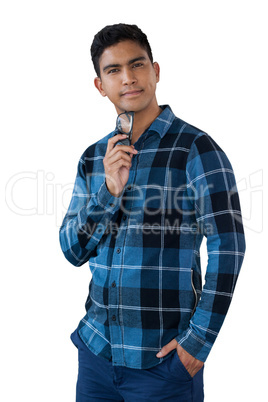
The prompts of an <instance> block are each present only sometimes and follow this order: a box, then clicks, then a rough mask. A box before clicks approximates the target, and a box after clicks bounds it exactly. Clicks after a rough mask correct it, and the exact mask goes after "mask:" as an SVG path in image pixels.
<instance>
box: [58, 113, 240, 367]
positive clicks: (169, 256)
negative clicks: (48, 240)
mask: <svg viewBox="0 0 268 402" xmlns="http://www.w3.org/2000/svg"><path fill="white" fill-rule="evenodd" d="M161 108H162V109H163V111H162V113H161V114H160V115H159V116H158V117H157V118H156V120H155V121H154V122H153V123H152V124H151V126H150V127H149V128H148V129H147V130H146V131H145V132H144V133H143V134H142V135H141V136H140V137H139V139H138V140H137V141H136V143H135V148H136V149H137V150H138V153H137V154H136V155H134V156H133V159H132V167H131V169H130V171H129V179H128V183H127V185H126V186H125V189H124V191H123V193H122V194H121V196H120V197H118V198H117V197H114V196H112V195H111V194H110V192H109V191H108V189H107V187H106V183H105V171H104V166H103V158H104V156H105V153H106V148H107V141H108V139H109V138H111V137H112V136H113V135H115V134H117V132H116V131H113V132H111V133H110V134H109V135H107V136H106V137H104V138H103V139H101V140H99V141H97V142H96V143H94V144H93V145H91V146H89V147H88V148H87V149H86V150H85V152H84V153H83V155H82V157H81V159H80V161H79V163H78V172H77V176H76V181H75V185H74V190H73V194H72V199H71V202H70V206H69V208H68V211H67V213H66V216H65V217H64V220H63V223H62V226H61V228H60V244H61V248H62V251H63V253H64V255H65V257H66V258H67V260H68V261H69V262H70V263H72V264H73V265H75V266H81V265H83V264H84V263H85V262H87V261H88V263H89V268H90V270H91V273H92V279H91V281H90V284H89V295H88V298H87V301H86V315H85V316H84V318H83V319H82V320H81V321H80V323H79V325H78V332H79V335H80V337H81V338H82V340H83V341H84V343H85V344H86V345H87V347H88V348H89V349H90V350H91V351H92V352H93V353H95V354H96V355H99V356H102V357H103V358H105V359H107V360H110V361H111V360H112V363H113V365H116V366H126V367H131V368H137V369H146V368H150V367H153V366H155V365H157V364H159V363H161V362H162V361H163V360H164V359H166V358H167V356H165V357H164V358H160V359H159V358H157V357H156V354H157V352H158V351H159V350H160V349H161V348H162V347H163V346H164V345H166V344H167V343H168V342H170V341H171V340H172V339H173V338H176V340H177V341H178V342H179V344H180V345H181V346H182V347H183V348H184V349H185V350H186V351H188V352H189V353H190V354H191V355H192V356H194V357H196V358H197V359H199V360H202V361H205V360H206V358H207V356H208V354H209V352H210V350H211V347H212V345H213V343H214V341H215V339H216V337H217V335H218V333H219V330H220V328H221V326H222V323H223V321H224V318H225V316H226V313H227V310H228V308H229V305H230V302H231V299H232V296H233V292H234V288H235V284H236V281H237V277H238V274H239V271H240V267H241V264H242V261H243V257H244V252H245V240H244V232H243V225H242V217H241V212H240V203H239V197H238V193H237V189H236V182H235V177H234V173H233V169H232V166H231V164H230V162H229V160H228V159H227V157H226V155H225V153H224V152H223V151H222V149H221V148H220V147H219V146H218V145H217V144H216V143H215V141H214V140H213V139H212V138H211V137H210V136H209V135H208V134H206V133H205V132H203V131H201V130H199V129H197V128H196V127H194V126H192V125H190V124H188V123H186V122H184V121H182V120H181V119H179V118H177V117H176V116H175V115H174V114H173V112H172V110H171V108H170V107H169V106H167V105H165V106H161ZM204 236H205V237H206V240H207V252H208V263H207V267H206V275H205V283H204V284H202V276H201V264H200V251H199V250H200V245H201V242H202V239H203V237H204Z"/></svg>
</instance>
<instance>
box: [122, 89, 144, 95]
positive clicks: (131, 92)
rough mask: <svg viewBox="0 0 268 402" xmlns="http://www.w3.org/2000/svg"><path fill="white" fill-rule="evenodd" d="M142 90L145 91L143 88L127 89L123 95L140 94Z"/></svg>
mask: <svg viewBox="0 0 268 402" xmlns="http://www.w3.org/2000/svg"><path fill="white" fill-rule="evenodd" d="M142 92H143V90H142V89H139V90H138V89H136V90H132V91H126V92H124V93H123V94H122V95H121V96H125V97H131V96H136V95H140V94H141V93H142Z"/></svg>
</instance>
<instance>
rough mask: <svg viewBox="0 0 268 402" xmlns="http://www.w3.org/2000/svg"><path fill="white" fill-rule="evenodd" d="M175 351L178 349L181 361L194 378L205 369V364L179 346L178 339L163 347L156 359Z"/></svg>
mask: <svg viewBox="0 0 268 402" xmlns="http://www.w3.org/2000/svg"><path fill="white" fill-rule="evenodd" d="M173 349H177V353H178V356H179V358H180V361H181V362H182V364H183V365H184V367H185V368H186V370H187V371H188V373H189V374H190V376H191V377H194V375H195V374H196V373H197V372H198V371H199V370H200V369H201V368H202V367H203V365H204V363H203V362H201V361H200V360H198V359H196V358H195V357H193V356H192V355H190V353H188V352H186V350H184V349H183V348H182V347H181V345H179V344H178V342H177V341H176V339H172V341H170V342H169V343H167V344H166V345H165V346H163V347H162V349H161V350H160V352H158V353H157V355H156V357H164V356H166V355H167V354H168V353H169V352H171V350H173Z"/></svg>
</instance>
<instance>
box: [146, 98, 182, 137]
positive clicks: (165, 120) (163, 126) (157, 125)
mask: <svg viewBox="0 0 268 402" xmlns="http://www.w3.org/2000/svg"><path fill="white" fill-rule="evenodd" d="M160 107H161V109H163V111H162V112H161V113H160V115H159V116H158V117H157V118H156V119H155V120H154V121H153V123H152V124H151V125H150V127H149V128H148V132H150V131H155V132H157V133H158V134H159V135H160V137H161V138H163V137H164V135H165V134H166V133H167V132H168V130H169V128H170V126H171V124H172V123H173V121H174V119H175V117H176V116H175V115H174V113H173V112H172V110H171V107H170V106H169V105H160Z"/></svg>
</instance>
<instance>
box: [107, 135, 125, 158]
mask: <svg viewBox="0 0 268 402" xmlns="http://www.w3.org/2000/svg"><path fill="white" fill-rule="evenodd" d="M123 138H127V135H126V134H116V135H114V136H113V137H111V138H109V140H108V144H107V149H106V154H107V153H109V152H111V150H112V149H113V147H114V146H115V144H116V142H117V141H119V140H122V139H123Z"/></svg>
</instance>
